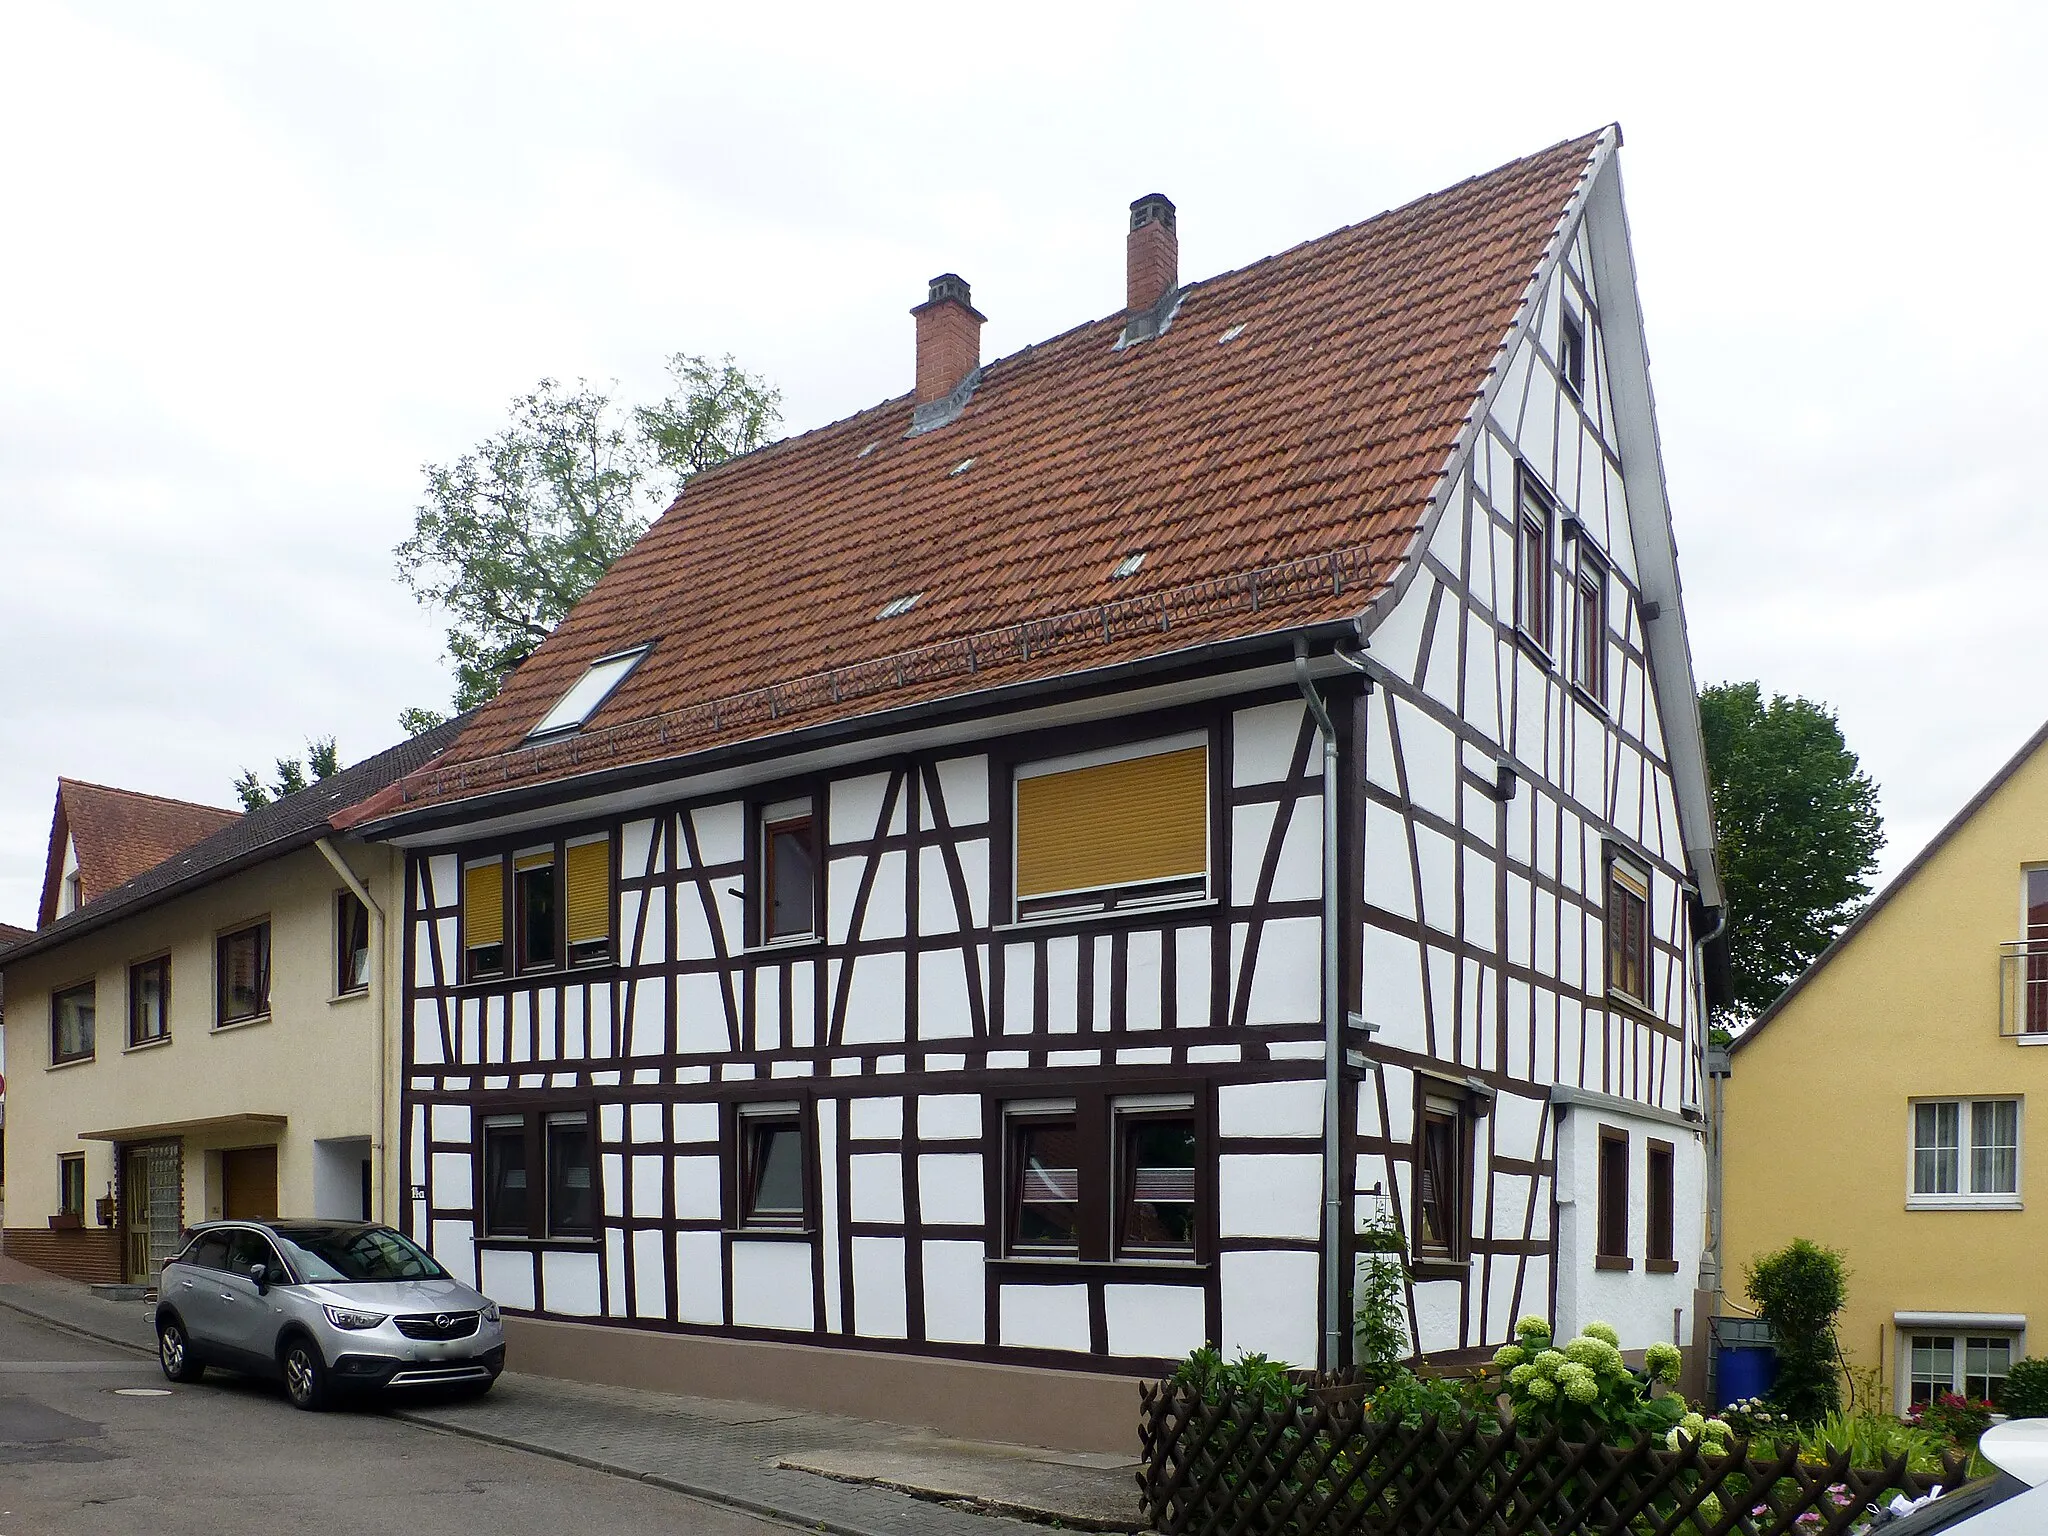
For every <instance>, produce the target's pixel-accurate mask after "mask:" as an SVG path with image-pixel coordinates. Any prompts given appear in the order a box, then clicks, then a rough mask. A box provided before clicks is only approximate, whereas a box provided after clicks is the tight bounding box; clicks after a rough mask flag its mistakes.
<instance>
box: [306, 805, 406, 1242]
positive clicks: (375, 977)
mask: <svg viewBox="0 0 2048 1536" xmlns="http://www.w3.org/2000/svg"><path fill="white" fill-rule="evenodd" d="M313 846H314V847H315V848H318V849H319V850H320V855H321V857H322V858H324V859H326V860H327V862H328V863H329V864H332V865H333V866H334V872H335V873H336V874H337V875H339V876H341V883H342V884H343V885H345V886H347V887H348V890H349V894H350V895H351V896H353V897H355V899H356V900H357V901H360V902H361V903H362V904H363V907H364V909H365V910H367V911H368V912H369V914H370V964H371V966H372V968H373V969H372V970H371V973H370V990H371V991H372V992H373V993H375V994H376V997H377V1109H376V1113H375V1114H374V1115H372V1116H371V1118H370V1170H371V1171H370V1219H371V1220H372V1221H383V1220H384V1217H385V1211H384V1097H385V1083H386V1081H387V1080H388V1075H389V1072H390V1065H389V1062H388V1061H387V1059H386V1058H387V1057H388V1055H389V1051H390V1047H389V1044H388V1040H389V1036H390V1028H389V1025H390V1016H391V999H390V988H389V987H387V986H386V985H385V980H386V977H385V974H384V971H385V967H384V909H383V908H382V907H381V906H379V905H378V904H377V898H376V897H374V896H372V895H371V894H370V888H369V887H368V886H366V885H364V884H363V882H362V881H361V880H360V879H358V878H357V877H356V872H355V871H354V870H352V869H350V868H349V867H348V861H347V860H345V859H343V858H342V856H341V854H340V853H339V852H338V851H336V849H335V846H334V844H333V843H332V842H331V841H330V840H329V839H327V838H324V837H323V838H321V839H320V840H319V841H318V842H316V843H314V844H313Z"/></svg>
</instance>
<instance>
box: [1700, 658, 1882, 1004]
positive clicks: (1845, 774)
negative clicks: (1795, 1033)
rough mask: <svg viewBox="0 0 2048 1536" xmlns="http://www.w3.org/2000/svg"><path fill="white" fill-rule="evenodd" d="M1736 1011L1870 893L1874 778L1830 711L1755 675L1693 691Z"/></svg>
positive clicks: (1877, 834)
mask: <svg viewBox="0 0 2048 1536" xmlns="http://www.w3.org/2000/svg"><path fill="white" fill-rule="evenodd" d="M1700 724H1701V726H1702V728H1703V730H1704V732H1705V736H1706V749H1707V767H1708V770H1709V772H1710V773H1711V775H1712V777H1713V785H1714V819H1715V822H1716V824H1717V829H1718V832H1719V836H1720V868H1721V882H1722V885H1723V886H1724V887H1725V889H1726V899H1727V904H1728V913H1729V919H1728V922H1729V932H1728V952H1729V957H1730V960H1731V962H1732V964H1733V968H1734V972H1735V1002H1734V1006H1733V1008H1732V1010H1731V1011H1732V1012H1733V1013H1734V1014H1735V1015H1736V1016H1737V1017H1738V1018H1753V1017H1754V1016H1755V1015H1756V1014H1758V1013H1760V1012H1762V1011H1763V1010H1764V1009H1765V1008H1767V1007H1769V1006H1770V1005H1771V1003H1772V1002H1773V1001H1774V1000H1775V999H1776V998H1777V997H1778V995H1779V994H1780V993H1781V992H1783V991H1784V990H1785V988H1786V987H1787V986H1789V985H1790V984H1791V982H1792V980H1793V978H1794V977H1796V976H1797V975H1798V974H1799V973H1800V972H1801V971H1802V970H1804V969H1805V968H1806V965H1807V962H1809V961H1810V960H1812V959H1813V957H1814V956H1815V955H1818V954H1819V953H1820V952H1821V951H1822V950H1823V949H1826V948H1827V946H1828V944H1829V943H1830V942H1831V941H1832V940H1833V939H1834V937H1835V935H1836V934H1838V933H1840V932H1841V931H1842V929H1843V928H1844V927H1845V926H1846V925H1847V924H1848V922H1849V920H1850V919H1851V918H1853V917H1854V916H1855V915H1856V913H1857V912H1858V911H1859V910H1860V909H1861V908H1862V905H1863V902H1864V900H1865V899H1866V898H1867V897H1868V896H1869V895H1870V883H1869V876H1870V873H1871V871H1872V870H1874V869H1875V868H1876V867H1877V854H1878V850H1879V849H1880V848H1882V847H1883V846H1884V828H1883V826H1882V824H1881V822H1880V820H1879V818H1878V813H1877V785H1876V784H1875V783H1874V782H1872V780H1871V778H1870V776H1869V775H1868V774H1866V773H1864V772H1863V770H1862V767H1861V766H1860V764H1859V763H1858V762H1857V760H1856V754H1855V753H1854V752H1851V751H1850V750H1849V747H1848V744H1847V743H1846V742H1844V741H1843V739H1842V731H1841V727H1840V726H1839V725H1838V724H1836V721H1835V716H1834V713H1833V712H1832V711H1831V710H1829V709H1828V708H1826V707H1825V706H1824V705H1821V704H1816V703H1814V702H1813V701H1811V700H1809V699H1802V698H1787V697H1786V696H1784V695H1783V694H1776V695H1773V696H1772V698H1771V700H1770V702H1769V703H1766V702H1765V701H1764V698H1763V692H1762V690H1761V689H1760V688H1759V687H1758V686H1757V684H1755V683H1754V682H1747V683H1720V684H1717V685H1715V686H1714V687H1711V688H1708V689H1707V690H1705V691H1704V692H1703V693H1702V694H1701V695H1700Z"/></svg>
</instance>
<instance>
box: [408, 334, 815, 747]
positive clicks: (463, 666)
mask: <svg viewBox="0 0 2048 1536" xmlns="http://www.w3.org/2000/svg"><path fill="white" fill-rule="evenodd" d="M668 370H669V376H670V379H671V380H672V387H671V388H670V390H669V392H668V393H667V394H665V395H664V396H663V397H662V398H661V399H659V400H657V401H655V402H654V403H653V404H651V405H640V406H632V407H627V406H624V405H622V404H620V403H619V402H618V401H616V400H614V399H613V397H612V395H611V394H610V393H608V392H606V391H604V390H600V389H594V388H592V387H591V386H590V385H589V384H588V383H586V382H582V381H579V382H578V383H577V385H576V387H575V388H573V389H570V388H566V387H564V386H562V385H560V384H558V383H556V382H555V381H554V380H553V379H542V380H541V381H540V383H539V384H538V385H536V386H535V387H534V389H533V390H531V391H530V392H529V393H527V394H524V395H521V396H519V397H518V398H517V399H516V400H514V401H513V402H512V406H511V413H510V414H511V421H510V423H509V425H507V426H506V427H505V429H504V430H503V431H500V432H498V433H496V434H495V435H493V436H491V437H488V438H486V439H485V440H484V441H483V442H481V443H479V444H478V445H477V446H476V447H475V448H474V449H472V450H471V451H470V452H468V453H465V454H463V455H462V456H461V457H460V458H458V459H456V460H454V461H453V462H452V463H448V464H428V465H426V466H425V467H424V473H425V475H426V482H427V483H426V495H425V499H424V500H423V501H421V503H420V505H419V507H418V509H417V510H416V512H415V514H414V519H413V531H412V536H411V537H410V538H408V539H406V540H405V541H404V542H403V543H401V544H400V545H399V546H398V548H397V550H396V551H395V554H396V556H397V561H398V577H399V580H400V581H401V582H403V583H404V584H405V585H406V587H407V588H409V589H410V590H411V591H412V593H413V595H414V596H415V597H416V598H418V599H419V601H420V602H422V603H425V604H428V605H431V606H433V607H437V608H439V609H441V610H442V611H443V612H444V613H446V615H447V616H448V620H449V625H448V655H449V658H450V659H451V660H452V661H453V662H454V665H455V684H456V687H455V707H456V708H457V709H458V710H461V709H468V708H471V707H472V706H474V705H477V704H480V703H482V702H483V701H484V700H486V699H488V698H490V697H491V696H492V695H493V694H495V693H496V692H497V691H498V685H499V683H500V682H501V681H502V679H503V678H504V676H505V674H506V673H507V672H509V671H511V670H512V669H513V668H514V667H516V666H518V665H519V663H520V662H522V661H524V660H525V659H526V657H527V655H528V654H529V653H530V652H531V651H532V650H533V648H534V647H535V646H536V645H538V644H540V642H541V641H542V640H544V639H546V638H547V636H548V634H549V632H550V631H552V630H553V629H554V627H555V626H556V625H557V624H559V623H560V622H561V621H562V619H563V618H564V617H565V616H566V615H567V614H568V612H569V610H570V609H571V608H573V607H575V605H576V604H577V602H578V601H579V600H580V599H581V598H582V597H583V594H584V593H586V592H588V591H589V590H590V589H591V587H592V586H593V585H595V584H596V582H597V579H598V577H600V576H602V575H603V574H604V573H605V571H606V569H607V568H608V567H609V566H610V565H611V563H612V562H613V561H614V560H616V559H618V557H619V556H620V555H622V554H624V553H625V552H626V550H627V549H628V548H629V547H631V545H632V543H633V541H634V540H635V539H637V538H638V537H639V536H640V533H641V531H642V530H643V529H644V528H646V526H647V524H648V522H649V521H650V520H651V519H652V517H653V515H654V514H655V512H657V511H658V510H659V509H660V508H661V506H663V505H665V504H666V503H667V502H668V501H670V500H671V499H673V497H674V496H675V493H676V492H677V491H679V490H680V489H681V488H682V487H683V485H684V483H685V482H687V481H688V480H689V479H690V477H691V476H693V475H695V474H697V473H699V472H700V471H702V470H705V469H708V468H710V467H711V466H712V465H714V464H719V463H722V462H724V461H725V460H726V459H729V458H732V457H734V456H735V455H737V454H742V453H747V452H750V451H752V450H753V449H755V448H758V447H759V446H760V445H761V444H762V443H763V442H765V441H767V438H768V435H769V433H770V432H772V431H773V430H774V428H775V427H776V425H777V424H778V423H779V422H780V420H781V416H780V406H781V401H782V396H781V394H780V392H778V391H777V390H775V389H772V388H770V387H769V386H768V385H767V384H766V383H764V382H763V381H762V380H760V379H758V378H756V377H754V376H753V375H751V374H748V373H746V372H745V371H744V370H742V369H741V368H739V367H738V366H737V365H736V364H735V363H734V362H733V360H732V359H731V358H729V357H728V358H726V359H724V360H723V361H722V362H717V363H713V362H710V361H707V360H706V359H704V358H701V357H693V356H690V355H688V354H686V353H678V354H676V355H675V356H674V357H672V358H670V359H669V362H668ZM439 718H440V717H438V716H436V715H435V713H434V712H433V711H431V710H418V709H415V710H407V711H406V712H405V713H404V714H403V715H402V716H401V717H400V723H401V725H402V726H403V728H404V729H405V730H406V731H407V732H408V733H409V734H415V735H416V734H418V732H419V731H420V730H424V729H427V728H428V727H429V726H431V725H433V724H437V723H438V721H439Z"/></svg>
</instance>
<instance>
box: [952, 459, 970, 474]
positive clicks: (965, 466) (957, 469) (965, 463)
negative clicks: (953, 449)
mask: <svg viewBox="0 0 2048 1536" xmlns="http://www.w3.org/2000/svg"><path fill="white" fill-rule="evenodd" d="M972 468H974V460H972V459H962V460H961V461H960V462H959V463H958V464H955V465H954V466H953V467H952V468H951V469H949V470H947V471H946V473H947V474H948V475H964V474H966V473H967V471H968V470H970V469H972Z"/></svg>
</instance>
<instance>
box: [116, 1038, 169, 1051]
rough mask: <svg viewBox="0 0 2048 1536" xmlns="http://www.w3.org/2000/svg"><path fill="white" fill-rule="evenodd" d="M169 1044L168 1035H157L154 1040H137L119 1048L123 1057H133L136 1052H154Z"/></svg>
mask: <svg viewBox="0 0 2048 1536" xmlns="http://www.w3.org/2000/svg"><path fill="white" fill-rule="evenodd" d="M170 1043H171V1037H170V1036H169V1035H158V1036H157V1037H156V1038H155V1039H154V1040H137V1041H134V1042H132V1043H130V1044H128V1045H124V1046H122V1047H121V1054H122V1055H123V1056H133V1055H134V1054H135V1053H136V1052H137V1051H154V1050H158V1049H160V1048H161V1047H163V1046H166V1045H169V1044H170Z"/></svg>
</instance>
